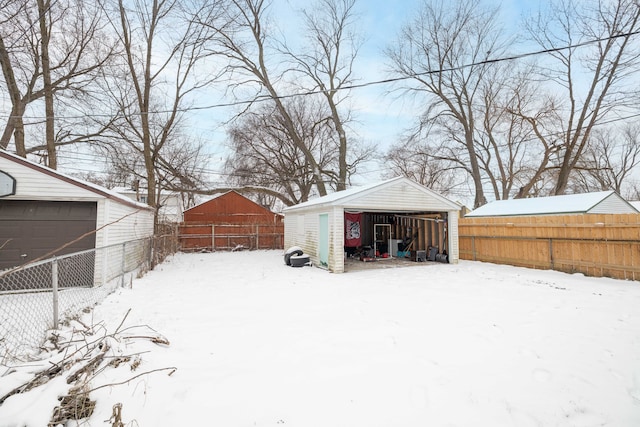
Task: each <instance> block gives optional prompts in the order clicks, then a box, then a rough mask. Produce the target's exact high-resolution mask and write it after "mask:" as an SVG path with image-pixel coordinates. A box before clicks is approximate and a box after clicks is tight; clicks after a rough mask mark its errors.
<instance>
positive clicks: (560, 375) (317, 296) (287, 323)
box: [0, 251, 640, 427]
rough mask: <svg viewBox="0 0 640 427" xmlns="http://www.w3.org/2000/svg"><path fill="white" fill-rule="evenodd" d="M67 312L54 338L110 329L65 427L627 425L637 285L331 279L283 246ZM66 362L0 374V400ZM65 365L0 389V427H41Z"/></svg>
mask: <svg viewBox="0 0 640 427" xmlns="http://www.w3.org/2000/svg"><path fill="white" fill-rule="evenodd" d="M129 310H130V311H129ZM128 311H129V313H128V315H127V312H128ZM123 319H124V323H122V322H123ZM80 320H81V322H77V323H76V322H72V324H71V325H70V326H68V327H67V328H66V329H65V330H63V331H61V337H62V339H63V340H64V339H68V338H69V337H70V336H71V333H72V331H73V328H76V329H82V327H83V326H82V324H84V325H85V326H88V327H90V329H91V330H92V331H93V332H92V333H93V334H94V335H92V336H99V335H100V334H101V333H102V334H103V335H109V334H113V333H114V332H115V331H119V334H114V335H113V336H110V337H108V339H107V342H108V343H109V346H108V347H104V346H101V348H102V349H105V348H108V349H109V350H108V354H107V356H108V359H105V360H116V359H115V358H116V357H117V356H119V357H120V358H121V359H117V360H121V361H122V363H112V364H110V365H108V366H107V365H106V364H104V363H103V364H102V365H100V366H101V368H100V369H96V371H95V373H94V374H91V375H89V376H88V379H89V380H90V381H89V385H88V386H87V388H88V389H90V390H93V391H90V394H89V395H90V398H91V399H93V400H95V401H96V402H97V404H96V406H95V410H94V411H93V414H92V415H91V417H90V418H89V419H88V420H87V422H86V423H84V422H77V421H70V422H69V423H68V425H69V426H75V425H90V426H104V425H109V426H111V425H114V420H115V418H114V417H113V415H114V414H115V412H114V405H115V404H117V403H120V404H121V405H122V406H121V412H120V415H121V420H122V422H123V424H124V425H126V426H141V427H150V426H200V425H208V426H224V427H234V426H238V427H240V426H243V427H244V426H285V427H286V426H304V427H316V426H317V427H328V426H331V427H336V426H345V427H346V426H348V427H358V426H362V427H375V426H381V427H382V426H385V427H388V426H465V427H466V426H474V427H477V426H492V427H493V426H603V425H606V426H615V427H625V426H629V427H632V426H639V425H640V283H638V282H625V281H619V280H612V279H599V278H587V277H583V276H582V275H567V274H563V273H558V272H552V271H539V270H528V269H523V268H515V267H508V266H498V265H492V264H485V263H477V262H465V261H462V262H461V263H460V264H458V265H448V264H420V265H417V266H412V267H405V268H390V269H382V270H370V271H358V272H352V273H345V274H331V273H328V272H326V271H323V270H320V269H317V268H310V267H303V268H291V267H287V266H285V265H284V263H283V260H282V254H281V253H280V252H279V251H258V252H233V253H213V254H178V255H176V256H174V257H173V258H170V259H169V260H168V261H166V262H165V263H164V264H162V265H160V266H158V267H156V269H155V270H154V271H152V272H150V273H148V274H147V275H146V276H145V277H143V278H141V279H138V280H135V281H134V282H133V288H132V289H120V290H118V291H116V292H115V293H114V294H112V295H111V296H109V297H108V298H107V299H106V300H105V301H104V302H103V303H102V304H100V305H98V306H97V307H96V308H95V309H94V311H93V312H92V313H87V314H85V315H84V316H83V317H82V318H81V319H80ZM121 323H122V325H121ZM150 336H153V337H156V338H160V339H156V341H160V342H159V343H154V342H152V340H150V339H144V337H150ZM135 337H138V338H135ZM140 337H143V338H142V339H140ZM164 338H166V339H167V340H168V341H169V344H168V345H166V344H163V343H162V341H163V339H164ZM90 339H91V336H86V337H85V340H90ZM80 344H82V343H80ZM80 344H78V345H80ZM69 354H70V353H69V351H68V350H67V352H66V353H63V354H62V353H58V352H55V351H52V352H50V353H48V354H45V355H44V357H45V358H44V359H43V360H42V361H37V362H29V363H26V362H25V363H22V364H17V365H15V366H14V367H12V368H11V369H9V368H8V367H0V397H2V396H4V395H6V394H7V393H8V392H9V391H11V390H12V389H14V388H15V387H17V386H19V385H21V384H23V383H24V382H26V381H27V380H28V379H29V378H30V376H31V375H32V374H33V373H34V372H38V371H41V370H43V369H46V368H50V367H51V366H54V365H55V364H56V363H59V361H60V360H61V359H62V358H63V357H69ZM124 356H130V357H128V358H127V357H124ZM65 369H67V370H68V371H65V372H64V373H63V374H62V375H59V376H57V377H55V378H53V379H51V380H50V381H49V382H47V383H45V384H43V385H40V386H38V387H35V388H33V389H31V390H30V391H28V392H25V393H21V394H14V395H12V396H11V397H8V398H7V399H6V400H5V402H4V403H3V404H2V405H1V406H0V425H1V426H3V427H4V426H19V427H22V426H34V427H35V426H38V427H40V426H46V425H47V423H48V422H49V420H50V419H51V416H52V412H53V408H54V407H55V406H56V405H58V404H59V402H58V400H57V398H58V396H61V395H64V394H66V393H68V391H69V387H70V385H69V384H67V378H68V377H69V373H71V372H72V371H73V369H74V368H72V367H65ZM110 419H111V421H109V420H110Z"/></svg>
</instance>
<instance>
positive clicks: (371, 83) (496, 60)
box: [0, 30, 640, 120]
mask: <svg viewBox="0 0 640 427" xmlns="http://www.w3.org/2000/svg"><path fill="white" fill-rule="evenodd" d="M638 34H640V30H639V31H632V32H628V33H622V34H616V35H612V36H608V37H604V38H599V39H593V40H587V41H584V42H581V43H576V44H570V45H567V46H562V47H554V48H549V49H542V50H537V51H531V52H525V53H521V54H518V55H511V56H504V57H500V58H493V59H485V60H483V61H478V62H472V63H469V64H463V65H459V66H456V67H450V68H440V69H437V70H427V71H424V72H421V73H413V74H409V75H406V76H400V77H393V78H389V79H382V80H374V81H369V82H364V83H356V84H352V85H348V86H343V87H341V88H338V89H336V90H338V91H347V90H352V89H361V88H365V87H369V86H378V85H385V84H391V83H397V82H400V81H405V80H411V79H415V78H418V77H422V76H428V75H432V74H440V73H448V72H453V71H460V70H464V69H467V68H472V67H478V66H482V65H490V64H497V63H500V62H505V61H515V60H519V59H523V58H527V57H531V56H538V55H546V54H550V53H554V52H561V51H563V50H568V49H576V48H580V47H584V46H588V45H591V44H594V43H601V42H604V41H610V40H615V39H618V38H624V37H631V36H636V35H638ZM324 92H325V91H323V90H319V89H318V90H310V91H306V92H298V93H292V94H287V95H279V96H277V97H272V96H270V95H261V96H258V97H256V98H254V99H251V100H240V101H232V102H223V103H217V104H209V105H200V106H191V107H185V108H178V109H176V111H178V112H190V111H202V110H211V109H215V108H228V107H238V106H246V105H249V104H253V103H259V102H265V101H270V100H273V99H290V98H295V97H298V96H311V95H318V94H321V93H324ZM171 112H172V110H157V111H149V113H150V114H166V113H171ZM133 114H135V115H141V114H142V113H133ZM0 116H1V117H6V118H9V117H11V116H2V115H0ZM86 117H113V114H106V113H105V114H96V113H93V114H86V115H81V116H80V115H78V116H64V115H58V116H57V118H66V119H81V118H86ZM22 118H23V119H31V120H44V119H46V116H22Z"/></svg>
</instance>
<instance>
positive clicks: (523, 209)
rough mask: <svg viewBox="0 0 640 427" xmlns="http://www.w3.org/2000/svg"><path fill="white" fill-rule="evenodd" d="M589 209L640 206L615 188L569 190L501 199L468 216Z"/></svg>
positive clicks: (610, 210)
mask: <svg viewBox="0 0 640 427" xmlns="http://www.w3.org/2000/svg"><path fill="white" fill-rule="evenodd" d="M587 213H601V214H620V213H638V210H637V209H636V208H634V207H633V206H632V205H631V204H630V203H629V202H627V201H626V200H624V199H623V198H622V197H620V196H619V195H618V194H617V193H616V192H615V191H599V192H595V193H583V194H568V195H564V196H550V197H535V198H528V199H512V200H497V201H495V202H491V203H487V204H486V205H484V206H481V207H479V208H478V209H475V210H473V211H471V212H469V213H468V214H467V215H465V217H486V216H525V215H563V214H587Z"/></svg>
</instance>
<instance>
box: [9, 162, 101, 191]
mask: <svg viewBox="0 0 640 427" xmlns="http://www.w3.org/2000/svg"><path fill="white" fill-rule="evenodd" d="M0 170H2V171H4V172H6V173H8V174H9V175H11V176H12V177H13V178H14V179H15V180H16V194H15V195H13V196H7V197H3V199H6V200H56V199H58V200H66V201H96V200H98V199H99V198H100V196H99V195H98V194H96V193H94V192H92V191H89V190H87V189H84V188H81V187H78V186H76V185H73V184H71V183H69V182H65V181H62V180H60V179H56V178H54V177H50V176H47V175H44V174H43V173H41V172H39V171H37V170H35V169H31V168H29V167H26V166H24V165H21V164H18V163H15V162H13V161H10V160H7V159H5V158H0Z"/></svg>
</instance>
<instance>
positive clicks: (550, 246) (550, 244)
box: [549, 238, 554, 270]
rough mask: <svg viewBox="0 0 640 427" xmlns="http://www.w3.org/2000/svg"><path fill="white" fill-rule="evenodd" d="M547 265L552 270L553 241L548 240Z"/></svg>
mask: <svg viewBox="0 0 640 427" xmlns="http://www.w3.org/2000/svg"><path fill="white" fill-rule="evenodd" d="M549 264H550V265H551V269H552V270H553V269H554V268H553V267H554V265H553V239H552V238H549Z"/></svg>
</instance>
